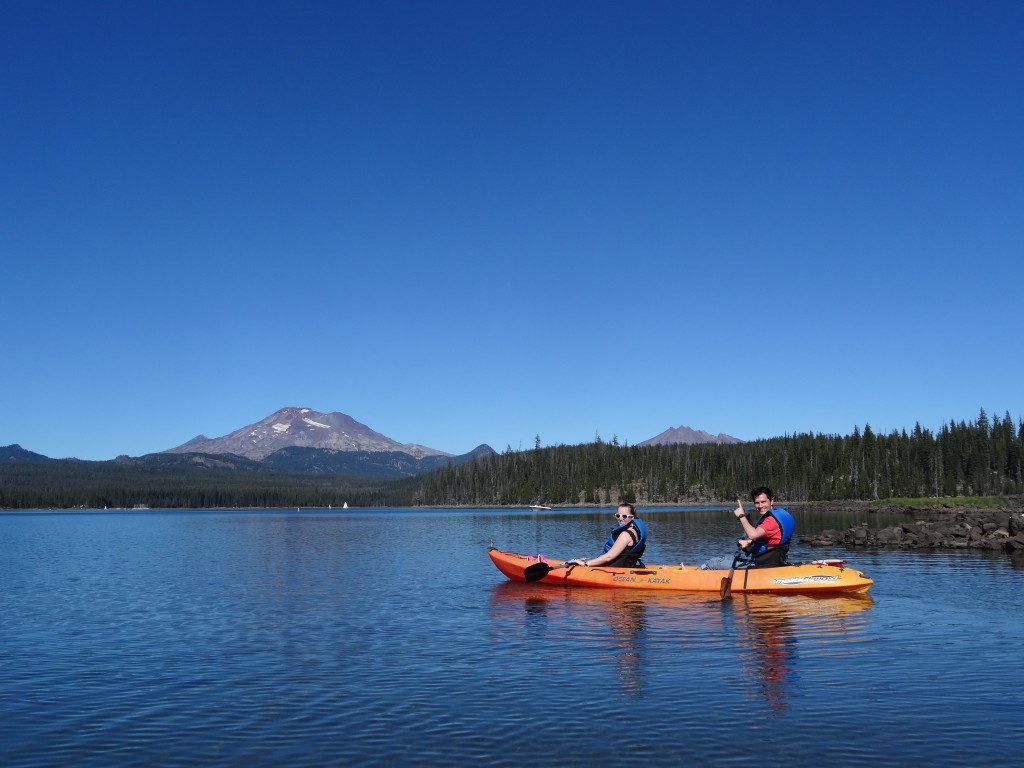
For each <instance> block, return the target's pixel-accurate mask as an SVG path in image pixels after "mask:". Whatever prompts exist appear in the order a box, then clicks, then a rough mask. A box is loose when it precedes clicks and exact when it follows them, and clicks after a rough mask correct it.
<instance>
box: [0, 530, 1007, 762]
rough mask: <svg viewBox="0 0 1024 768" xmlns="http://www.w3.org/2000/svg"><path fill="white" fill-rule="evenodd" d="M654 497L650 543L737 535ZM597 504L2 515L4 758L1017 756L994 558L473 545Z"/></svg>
mask: <svg viewBox="0 0 1024 768" xmlns="http://www.w3.org/2000/svg"><path fill="white" fill-rule="evenodd" d="M643 517H644V519H645V520H646V521H647V524H648V528H649V530H650V534H651V544H650V546H649V548H648V554H647V556H645V560H646V562H648V563H659V562H666V563H678V562H679V561H680V560H683V561H687V562H693V563H696V562H699V561H701V560H703V559H704V558H705V557H707V556H709V555H723V554H728V552H729V548H730V542H732V541H734V540H735V538H736V536H737V533H738V526H736V524H735V522H734V521H732V520H731V517H730V515H729V512H728V511H694V510H675V511H673V510H658V511H645V512H643ZM798 520H799V525H800V532H802V533H810V532H812V531H813V530H816V529H821V528H834V527H842V526H843V525H845V524H846V523H847V522H850V521H844V520H837V519H836V518H834V517H822V518H815V517H814V516H812V515H799V513H798ZM852 522H858V521H852ZM870 522H871V523H872V524H878V522H879V521H876V520H871V521H870ZM610 525H611V515H610V513H609V511H599V512H598V511H594V510H585V511H580V510H571V511H555V512H552V513H543V514H541V513H532V512H530V511H528V510H524V511H508V510H502V511H496V510H428V511H420V510H372V511H366V512H362V511H358V510H349V511H346V512H337V511H336V512H329V513H328V512H313V513H308V512H296V511H294V510H290V511H288V510H282V511H273V512H221V511H204V512H177V511H171V512H161V511H151V512H142V513H134V512H106V513H104V512H95V513H53V512H42V513H6V514H0V555H2V557H0V573H2V591H0V622H2V623H0V712H2V714H3V719H2V721H0V765H3V766H5V767H6V768H16V767H20V766H40V767H42V766H46V767H47V768H51V767H53V766H76V767H84V766H119V767H120V766H182V767H190V766H227V765H231V766H235V765H237V766H300V767H302V766H391V765H400V764H408V765H414V766H419V765H429V766H467V765H473V766H509V767H511V766H521V765H523V764H529V763H537V764H554V765H563V766H585V765H586V766H593V765H614V766H623V767H625V768H629V767H630V766H637V767H640V766H644V767H645V768H651V766H691V765H693V766H733V765H735V766H749V765H752V764H759V763H764V764H770V765H788V766H815V767H816V768H818V767H820V766H851V765H871V766H901V767H902V766H905V765H907V764H908V762H913V763H915V764H920V763H921V762H928V763H933V764H937V765H942V766H971V767H973V768H981V767H982V766H997V765H998V766H1000V768H1005V766H1007V765H1015V764H1017V761H1018V760H1019V745H1020V743H1021V739H1022V737H1024V722H1022V719H1024V709H1022V705H1024V677H1022V676H1021V675H1020V674H1018V670H1017V663H1016V662H1017V660H1018V658H1019V656H1020V651H1021V642H1022V638H1024V610H1022V602H1024V597H1022V595H1024V589H1022V586H1024V571H1021V570H1019V569H1018V568H1015V567H1014V564H1013V562H1012V561H1011V560H1009V559H1008V558H1005V557H992V556H987V555H982V554H977V553H967V552H964V553H946V554H938V553H906V552H887V551H863V552H856V553H852V552H845V551H843V550H821V549H815V550H812V549H807V548H801V547H799V546H798V547H795V548H794V551H793V552H792V553H791V559H794V560H801V559H803V560H809V559H816V558H820V557H826V556H833V555H839V556H842V557H844V558H846V559H847V560H848V561H849V562H850V564H851V566H853V567H857V568H858V569H860V570H863V571H865V572H867V573H868V575H870V576H871V577H872V578H874V579H875V586H874V587H873V588H872V590H871V592H870V593H869V596H868V597H863V598H856V597H836V598H810V597H799V596H743V595H739V594H737V595H734V596H733V598H732V599H731V600H728V601H725V602H722V601H720V600H719V599H718V595H717V594H714V595H711V594H686V593H677V594H665V593H646V592H626V591H599V590H580V589H576V590H572V589H570V590H566V589H565V588H559V587H549V586H546V585H543V586H542V585H524V584H512V583H509V582H506V581H505V580H504V578H503V577H502V576H501V575H500V574H499V573H498V571H497V570H496V569H495V568H494V567H493V566H492V565H491V563H490V560H489V559H488V557H487V554H486V549H487V546H488V545H489V544H491V543H492V542H493V544H494V545H496V546H498V547H499V548H502V549H508V550H514V551H519V552H524V553H532V554H536V553H543V554H545V555H549V556H552V557H567V556H593V555H595V554H597V553H598V552H600V550H601V543H602V542H603V540H604V538H605V537H606V536H607V532H608V529H609V528H610Z"/></svg>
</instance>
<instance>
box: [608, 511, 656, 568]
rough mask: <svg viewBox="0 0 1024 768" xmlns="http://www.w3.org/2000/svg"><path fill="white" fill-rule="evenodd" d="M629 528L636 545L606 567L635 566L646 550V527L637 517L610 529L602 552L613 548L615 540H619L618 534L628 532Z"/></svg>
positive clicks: (628, 548)
mask: <svg viewBox="0 0 1024 768" xmlns="http://www.w3.org/2000/svg"><path fill="white" fill-rule="evenodd" d="M630 527H632V528H633V532H632V533H633V538H634V539H636V543H634V544H633V546H631V547H627V548H626V551H625V552H623V553H622V555H620V556H619V557H618V558H617V559H616V560H614V561H612V562H611V563H608V565H610V566H613V567H616V568H622V567H625V568H628V567H629V566H631V565H636V564H637V563H638V562H639V561H640V556H641V555H642V554H643V553H644V550H645V549H647V526H645V525H644V521H643V520H641V519H640V518H639V517H634V518H633V519H632V520H627V521H626V522H625V523H623V524H622V525H618V526H616V527H615V528H612V532H611V535H609V536H608V541H606V542H605V545H604V551H605V552H607V551H608V550H609V549H611V548H612V547H614V546H615V540H616V539H617V538H619V534H621V533H622V532H623V531H626V530H628V529H629V528H630Z"/></svg>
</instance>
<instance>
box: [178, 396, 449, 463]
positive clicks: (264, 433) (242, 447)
mask: <svg viewBox="0 0 1024 768" xmlns="http://www.w3.org/2000/svg"><path fill="white" fill-rule="evenodd" d="M293 446H299V447H304V448H326V449H329V450H334V451H401V452H403V453H407V454H409V455H410V456H413V457H415V458H417V459H422V458H423V457H425V456H452V455H453V454H450V453H445V452H444V451H438V450H435V449H434V448H427V447H426V446H423V445H417V444H415V443H399V442H397V441H395V440H392V439H391V438H390V437H387V436H385V435H382V434H380V433H379V432H374V431H373V430H372V429H370V428H369V427H368V426H366V425H365V424H360V423H359V422H358V421H356V420H355V419H353V418H352V417H351V416H347V415H345V414H344V413H338V412H337V411H335V412H334V413H320V412H318V411H314V410H311V409H309V408H282V409H281V410H279V411H277V412H276V413H272V414H271V415H270V416H268V417H267V418H265V419H263V420H262V421H257V422H256V423H255V424H250V425H249V426H247V427H242V428H241V429H236V430H235V431H234V432H232V433H230V434H228V435H224V436H223V437H217V438H212V439H211V438H208V437H206V436H205V435H199V436H198V437H194V438H192V439H191V440H189V441H188V442H187V443H185V444H183V445H179V446H178V447H177V448H171V449H169V450H166V451H163V453H234V454H236V455H238V456H244V457H246V458H249V459H254V460H256V461H259V460H261V459H264V458H266V457H267V456H269V455H270V454H272V453H273V452H274V451H277V450H280V449H281V448H289V447H293Z"/></svg>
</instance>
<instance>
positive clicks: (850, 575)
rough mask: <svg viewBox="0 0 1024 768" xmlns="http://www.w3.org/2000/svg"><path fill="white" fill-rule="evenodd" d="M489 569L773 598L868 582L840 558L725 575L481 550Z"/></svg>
mask: <svg viewBox="0 0 1024 768" xmlns="http://www.w3.org/2000/svg"><path fill="white" fill-rule="evenodd" d="M487 553H488V554H489V555H490V557H491V560H492V561H493V562H494V565H495V566H496V567H497V568H498V570H499V571H501V572H502V573H503V574H505V576H507V577H508V578H510V579H511V580H512V581H523V582H537V583H538V584H555V585H558V586H568V587H606V588H612V589H673V590H682V591H687V592H720V591H723V579H726V578H728V579H729V582H728V583H729V584H730V590H731V591H732V592H761V593H777V594H827V593H830V592H835V593H841V592H847V593H850V592H867V591H868V589H870V587H871V585H872V584H873V583H874V582H873V581H872V580H871V579H870V578H869V577H868V576H866V575H865V574H863V573H861V572H860V571H858V570H856V569H854V568H847V567H846V565H845V561H843V560H816V561H814V562H810V563H800V564H796V565H783V566H780V567H778V568H737V569H736V570H734V571H733V572H732V575H731V577H730V576H729V571H727V570H725V571H714V570H707V571H705V570H701V569H700V568H698V567H696V566H685V567H684V566H681V565H648V566H644V567H642V568H641V567H633V568H607V567H605V566H601V565H598V566H595V567H593V568H588V567H586V566H578V565H569V564H567V562H566V561H564V560H552V559H548V558H543V557H541V556H540V555H520V554H517V553H515V552H503V551H502V550H500V549H496V548H495V547H490V548H489V549H488V550H487Z"/></svg>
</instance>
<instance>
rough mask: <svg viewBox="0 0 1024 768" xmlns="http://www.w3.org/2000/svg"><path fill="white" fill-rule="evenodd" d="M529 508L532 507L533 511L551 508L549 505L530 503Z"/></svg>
mask: <svg viewBox="0 0 1024 768" xmlns="http://www.w3.org/2000/svg"><path fill="white" fill-rule="evenodd" d="M530 509H532V510H533V511H534V512H544V511H546V510H549V509H551V507H545V506H544V505H543V504H531V505H530Z"/></svg>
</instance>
